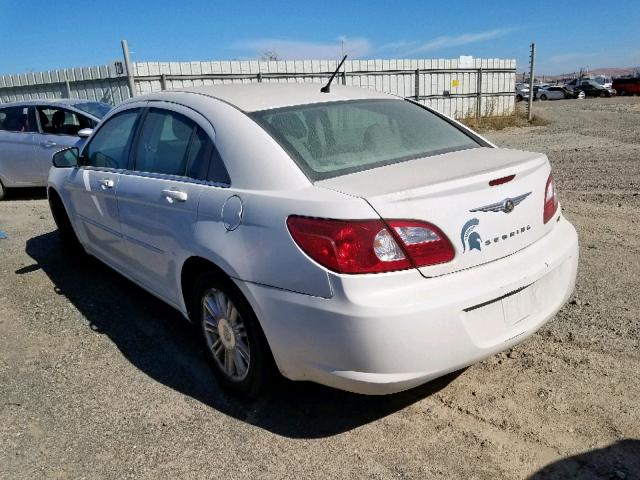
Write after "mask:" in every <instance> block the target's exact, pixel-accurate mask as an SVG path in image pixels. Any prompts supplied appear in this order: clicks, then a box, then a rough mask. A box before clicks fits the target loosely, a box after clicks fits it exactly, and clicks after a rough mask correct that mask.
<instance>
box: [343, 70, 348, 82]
mask: <svg viewBox="0 0 640 480" xmlns="http://www.w3.org/2000/svg"><path fill="white" fill-rule="evenodd" d="M346 84H347V72H345V71H344V70H343V71H342V85H346Z"/></svg>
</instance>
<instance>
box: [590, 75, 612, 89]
mask: <svg viewBox="0 0 640 480" xmlns="http://www.w3.org/2000/svg"><path fill="white" fill-rule="evenodd" d="M593 81H594V82H596V83H597V84H598V85H600V86H601V87H604V88H607V89H610V88H613V80H612V79H611V77H610V76H608V75H596V76H595V77H593Z"/></svg>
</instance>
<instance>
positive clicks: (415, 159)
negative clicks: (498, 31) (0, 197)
mask: <svg viewBox="0 0 640 480" xmlns="http://www.w3.org/2000/svg"><path fill="white" fill-rule="evenodd" d="M327 90H328V89H327V88H325V89H323V90H321V89H320V86H319V85H317V84H308V83H307V84H274V83H262V84H245V85H218V86H210V87H198V88H191V89H187V90H182V91H164V92H158V93H153V94H148V95H144V96H141V97H136V98H133V99H130V100H128V101H126V102H124V103H122V104H120V105H119V106H117V107H116V108H114V109H113V110H112V111H111V112H109V114H107V116H106V117H105V118H104V120H103V121H102V122H101V123H100V124H99V125H98V127H97V128H96V129H95V130H94V132H93V133H92V135H91V136H90V137H89V138H88V140H87V142H86V143H85V144H84V145H83V147H82V148H81V149H78V148H76V147H72V148H69V149H66V150H62V151H60V152H58V153H56V154H55V155H54V159H53V163H54V167H55V168H52V169H51V172H50V175H49V180H48V198H49V202H50V206H51V210H52V213H53V216H54V218H55V220H56V223H57V225H58V229H59V232H60V238H61V240H62V244H63V245H64V247H65V248H66V249H70V250H71V251H86V252H87V253H89V254H90V255H93V256H95V257H97V258H99V259H100V260H101V261H103V262H104V263H106V264H107V265H109V266H110V267H111V268H113V269H115V270H116V271H118V272H120V273H121V274H122V275H124V276H125V277H127V278H129V279H130V280H132V281H133V282H135V283H136V284H138V285H140V286H141V287H142V288H144V289H146V290H148V291H149V292H151V293H152V294H153V295H155V296H157V297H158V298H160V299H162V300H163V301H164V302H166V303H168V304H169V305H171V306H173V307H174V308H176V309H178V310H179V311H180V312H182V314H184V316H185V317H187V318H188V319H190V320H191V322H193V323H194V324H195V325H196V326H197V327H198V330H199V332H200V334H201V338H202V343H203V346H204V348H205V351H206V354H207V357H208V359H209V361H210V364H211V366H212V369H213V372H214V374H215V376H216V377H217V379H218V381H219V382H220V384H221V385H223V386H224V387H226V388H227V389H229V390H231V391H234V392H236V393H240V394H244V395H248V396H252V395H256V394H257V393H258V392H260V391H261V390H262V389H263V388H264V387H266V386H268V385H269V383H270V380H271V379H272V378H274V377H273V375H274V374H276V373H277V372H280V373H281V374H282V375H284V376H285V377H287V378H289V379H293V380H310V381H314V382H318V383H322V384H325V385H330V386H332V387H336V388H340V389H344V390H349V391H352V392H359V393H367V394H386V393H393V392H398V391H401V390H405V389H408V388H411V387H414V386H416V385H419V384H422V383H425V382H427V381H429V380H431V379H433V378H436V377H438V376H441V375H444V374H446V373H448V372H452V371H454V370H458V369H461V368H463V367H465V366H468V365H470V364H472V363H474V362H477V361H479V360H481V359H483V358H486V357H488V356H490V355H492V354H494V353H496V352H499V351H501V350H504V349H508V348H510V347H512V346H513V345H515V344H517V343H519V342H522V341H523V340H524V339H525V338H527V337H528V336H530V335H531V334H532V333H534V332H535V331H536V330H537V329H538V328H540V327H541V326H542V325H543V324H544V323H545V322H546V321H547V320H549V319H550V318H551V317H553V315H554V314H555V313H556V312H557V311H558V310H559V309H560V308H561V306H562V305H563V304H564V303H565V302H566V300H567V299H568V297H569V295H570V294H571V292H572V291H573V288H574V282H575V277H576V269H577V264H578V240H577V236H576V232H575V230H574V228H573V226H572V225H571V224H570V223H569V222H568V221H567V220H566V219H565V218H564V217H563V215H562V213H561V211H560V209H559V208H558V196H557V193H556V188H555V183H554V180H553V177H552V175H551V168H550V165H549V161H548V159H547V157H546V156H545V155H542V154H539V153H530V152H523V151H516V150H505V149H500V148H496V147H495V146H494V145H493V144H491V143H490V142H489V141H487V140H486V139H484V138H482V137H481V136H480V135H478V134H476V133H474V132H473V131H471V130H469V129H468V128H466V127H464V126H463V125H461V124H460V123H458V122H456V121H455V120H452V119H450V118H448V117H446V116H444V115H442V114H440V113H438V112H436V111H433V110H431V109H429V108H427V107H425V106H423V105H420V104H417V103H414V102H412V101H409V100H404V99H401V98H398V97H394V96H390V95H387V94H383V93H378V92H375V91H372V90H367V89H363V88H350V87H344V86H334V87H332V89H331V90H330V91H327Z"/></svg>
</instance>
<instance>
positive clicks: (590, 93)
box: [574, 82, 616, 97]
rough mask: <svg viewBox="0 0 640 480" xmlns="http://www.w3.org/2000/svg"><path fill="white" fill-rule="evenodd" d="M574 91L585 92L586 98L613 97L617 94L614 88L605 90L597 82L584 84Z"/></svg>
mask: <svg viewBox="0 0 640 480" xmlns="http://www.w3.org/2000/svg"><path fill="white" fill-rule="evenodd" d="M574 91H577V92H584V94H585V96H586V97H612V96H614V95H615V94H616V91H615V90H614V89H613V88H604V87H602V86H600V85H598V84H597V83H595V82H582V83H581V84H580V85H579V86H577V87H575V89H574Z"/></svg>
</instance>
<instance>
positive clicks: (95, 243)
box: [65, 107, 142, 270]
mask: <svg viewBox="0 0 640 480" xmlns="http://www.w3.org/2000/svg"><path fill="white" fill-rule="evenodd" d="M141 111H142V108H135V107H133V108H129V109H127V110H123V111H120V112H119V113H116V114H115V115H113V116H112V117H110V118H108V119H107V120H106V121H105V122H104V123H101V125H100V127H99V128H98V130H97V131H96V132H95V133H94V135H93V136H92V137H91V138H90V139H89V141H88V143H87V144H86V145H85V146H84V148H83V149H82V152H81V155H80V165H79V167H78V168H76V169H74V171H73V172H72V174H71V175H70V176H69V179H68V180H67V183H66V184H65V188H66V189H67V190H68V192H69V196H70V198H71V202H70V203H71V207H72V210H73V212H72V215H73V216H74V219H75V224H76V227H77V230H78V234H79V235H80V237H81V240H82V242H83V244H84V245H85V247H86V248H87V249H88V250H89V251H90V252H91V253H93V254H94V255H96V256H98V257H100V258H101V259H102V260H104V261H105V262H107V263H109V264H110V265H112V266H113V267H115V268H117V269H120V270H125V269H126V255H125V252H124V244H123V241H122V232H121V229H120V219H119V216H118V204H117V197H116V192H117V190H118V187H119V185H118V184H119V182H120V179H121V177H122V172H123V171H124V169H125V168H126V166H127V162H128V160H129V153H130V150H131V144H132V141H133V138H134V136H135V131H136V128H137V125H138V120H139V118H140V113H141Z"/></svg>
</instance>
